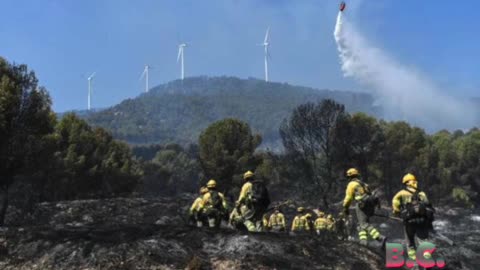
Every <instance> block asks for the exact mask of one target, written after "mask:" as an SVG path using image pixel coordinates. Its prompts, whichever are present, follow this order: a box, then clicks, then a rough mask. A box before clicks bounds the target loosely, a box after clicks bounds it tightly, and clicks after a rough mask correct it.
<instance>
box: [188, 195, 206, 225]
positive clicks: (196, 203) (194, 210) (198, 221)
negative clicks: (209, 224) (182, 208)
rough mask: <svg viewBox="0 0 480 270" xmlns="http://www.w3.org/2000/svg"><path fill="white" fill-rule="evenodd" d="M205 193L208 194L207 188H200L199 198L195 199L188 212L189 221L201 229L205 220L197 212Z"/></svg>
mask: <svg viewBox="0 0 480 270" xmlns="http://www.w3.org/2000/svg"><path fill="white" fill-rule="evenodd" d="M207 192H208V188H207V187H201V188H200V196H198V197H197V198H196V199H195V201H194V202H193V204H192V206H191V207H190V211H189V217H190V220H192V221H193V222H194V223H195V224H196V225H197V227H202V226H203V225H204V223H203V222H204V220H205V219H204V218H203V216H202V214H201V212H200V211H199V210H200V203H201V202H202V200H203V196H204V195H205V193H207Z"/></svg>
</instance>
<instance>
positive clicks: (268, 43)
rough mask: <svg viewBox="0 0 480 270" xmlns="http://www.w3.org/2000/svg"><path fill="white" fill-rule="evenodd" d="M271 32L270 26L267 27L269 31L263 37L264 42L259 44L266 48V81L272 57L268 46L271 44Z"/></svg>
mask: <svg viewBox="0 0 480 270" xmlns="http://www.w3.org/2000/svg"><path fill="white" fill-rule="evenodd" d="M269 32H270V27H268V28H267V32H266V33H265V38H264V39H263V43H262V44H258V45H259V46H263V48H264V50H265V53H264V54H265V55H264V57H265V81H266V82H268V58H269V57H270V54H269V53H268V46H269V45H270V39H269V36H268V35H269Z"/></svg>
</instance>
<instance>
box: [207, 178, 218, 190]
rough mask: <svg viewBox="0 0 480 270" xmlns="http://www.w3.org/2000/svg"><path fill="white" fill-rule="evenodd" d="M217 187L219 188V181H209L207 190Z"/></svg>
mask: <svg viewBox="0 0 480 270" xmlns="http://www.w3.org/2000/svg"><path fill="white" fill-rule="evenodd" d="M215 187H217V181H215V180H214V179H210V180H208V183H207V188H215Z"/></svg>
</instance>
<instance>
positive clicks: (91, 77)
mask: <svg viewBox="0 0 480 270" xmlns="http://www.w3.org/2000/svg"><path fill="white" fill-rule="evenodd" d="M95 73H96V72H93V73H92V75H90V77H88V79H89V80H91V79H93V77H95Z"/></svg>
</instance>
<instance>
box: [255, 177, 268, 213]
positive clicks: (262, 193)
mask: <svg viewBox="0 0 480 270" xmlns="http://www.w3.org/2000/svg"><path fill="white" fill-rule="evenodd" d="M250 199H251V202H252V204H253V207H255V208H258V207H260V208H263V209H267V207H268V206H269V205H270V196H269V194H268V190H267V187H265V184H264V183H263V182H262V181H259V180H255V181H252V191H251V198H250Z"/></svg>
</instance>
